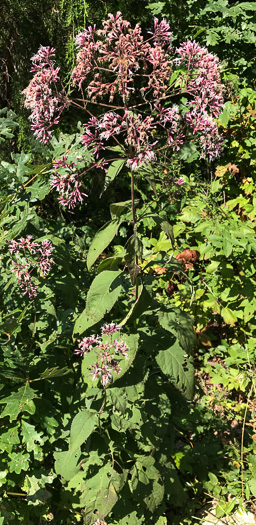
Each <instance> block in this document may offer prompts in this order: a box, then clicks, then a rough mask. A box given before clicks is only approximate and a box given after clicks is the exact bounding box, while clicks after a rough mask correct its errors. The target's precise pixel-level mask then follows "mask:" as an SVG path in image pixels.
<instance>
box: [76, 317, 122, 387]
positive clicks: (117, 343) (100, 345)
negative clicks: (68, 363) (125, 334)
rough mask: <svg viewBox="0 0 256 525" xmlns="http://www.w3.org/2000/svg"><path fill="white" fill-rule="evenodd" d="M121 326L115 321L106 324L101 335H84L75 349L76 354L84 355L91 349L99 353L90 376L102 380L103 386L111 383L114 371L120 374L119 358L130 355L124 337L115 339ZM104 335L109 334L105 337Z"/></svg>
mask: <svg viewBox="0 0 256 525" xmlns="http://www.w3.org/2000/svg"><path fill="white" fill-rule="evenodd" d="M120 330H121V327H120V326H118V325H117V324H115V323H110V324H105V325H104V326H103V327H102V328H101V336H98V335H97V336H96V335H91V336H89V337H84V338H83V339H82V340H81V341H80V342H79V345H78V349H77V350H75V354H77V355H80V356H83V355H84V354H87V352H89V351H94V352H95V354H96V355H97V361H95V363H94V365H92V366H91V371H90V373H89V376H92V379H93V380H97V381H98V380H100V382H101V384H102V385H103V386H105V385H107V383H111V381H112V378H113V375H112V374H113V372H116V373H117V374H119V372H120V370H121V369H120V367H119V364H118V363H119V359H117V357H118V356H119V358H120V357H121V356H122V357H125V358H127V356H128V346H127V344H126V342H125V341H123V339H121V338H120V337H119V339H114V337H113V335H114V333H115V332H119V331H120ZM103 336H107V339H106V337H103Z"/></svg>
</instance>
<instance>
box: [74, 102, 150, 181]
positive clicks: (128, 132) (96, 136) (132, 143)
mask: <svg viewBox="0 0 256 525" xmlns="http://www.w3.org/2000/svg"><path fill="white" fill-rule="evenodd" d="M155 126H156V125H155V122H154V119H153V118H152V117H146V118H145V119H143V118H142V115H140V114H137V115H134V114H133V113H132V112H129V111H125V112H124V115H123V116H121V115H118V114H117V113H115V112H113V111H110V112H108V113H105V115H104V116H103V117H101V118H100V119H97V118H96V117H92V118H91V119H90V120H89V122H88V125H87V126H86V127H85V133H84V135H82V137H81V140H82V143H83V144H84V145H85V146H86V147H87V148H89V147H91V148H92V151H93V153H94V155H95V158H96V159H98V158H99V155H100V152H101V151H103V150H104V149H105V141H106V140H108V139H110V138H111V137H116V136H117V135H120V134H123V135H124V139H123V142H124V144H125V145H126V146H127V147H128V159H127V166H129V167H130V168H131V169H133V170H134V171H135V170H137V169H138V168H139V167H140V166H141V165H142V164H143V163H145V162H149V161H151V160H153V158H154V152H153V150H152V147H153V146H154V145H155V142H151V143H150V136H151V133H152V130H153V129H155ZM97 166H98V167H101V166H99V164H97ZM104 167H105V163H104Z"/></svg>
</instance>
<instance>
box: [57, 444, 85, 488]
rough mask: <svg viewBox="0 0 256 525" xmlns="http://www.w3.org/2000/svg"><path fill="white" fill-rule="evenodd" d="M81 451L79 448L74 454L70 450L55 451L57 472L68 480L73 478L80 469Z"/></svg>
mask: <svg viewBox="0 0 256 525" xmlns="http://www.w3.org/2000/svg"><path fill="white" fill-rule="evenodd" d="M80 455H81V451H80V449H77V450H76V452H75V453H74V454H70V452H69V450H67V451H65V452H55V453H54V454H53V456H54V459H55V464H54V468H55V472H56V474H58V475H59V476H62V477H63V478H64V479H65V480H66V481H69V480H70V479H72V478H73V477H74V476H75V475H76V474H77V473H78V472H79V470H80V467H79V463H78V461H79V459H80Z"/></svg>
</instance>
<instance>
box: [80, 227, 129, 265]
mask: <svg viewBox="0 0 256 525" xmlns="http://www.w3.org/2000/svg"><path fill="white" fill-rule="evenodd" d="M120 224H121V222H120V221H118V220H114V221H109V222H108V223H107V224H105V225H104V226H103V228H101V229H100V230H99V231H98V232H97V233H96V235H95V237H94V238H93V240H92V243H91V245H90V248H89V251H88V255H87V268H88V270H90V269H91V267H92V265H93V264H94V263H95V261H96V259H97V258H98V257H99V255H100V254H101V253H102V252H103V251H104V250H105V249H106V248H107V246H108V245H109V244H110V243H111V241H112V239H113V238H114V237H115V235H116V234H117V232H118V228H119V226H120Z"/></svg>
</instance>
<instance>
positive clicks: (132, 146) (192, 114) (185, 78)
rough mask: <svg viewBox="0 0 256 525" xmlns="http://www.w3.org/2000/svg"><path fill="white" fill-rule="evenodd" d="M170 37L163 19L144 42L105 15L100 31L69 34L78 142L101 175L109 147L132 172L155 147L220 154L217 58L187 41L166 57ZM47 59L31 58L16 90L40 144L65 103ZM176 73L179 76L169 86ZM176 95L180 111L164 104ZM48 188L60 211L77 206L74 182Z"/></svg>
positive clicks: (45, 51)
mask: <svg viewBox="0 0 256 525" xmlns="http://www.w3.org/2000/svg"><path fill="white" fill-rule="evenodd" d="M171 38H172V35H171V32H170V27H169V24H168V23H167V22H166V21H165V20H162V21H159V20H158V19H157V18H155V21H154V29H153V31H151V32H148V38H147V39H145V38H144V37H143V35H142V30H141V27H140V26H139V24H136V25H135V27H134V28H132V27H131V24H130V23H129V22H128V21H127V20H123V18H122V15H121V13H120V12H118V13H117V14H116V15H115V16H114V15H112V14H109V15H108V19H107V20H106V21H105V22H104V23H103V27H102V29H100V30H97V29H96V26H95V25H94V26H90V27H89V28H88V29H85V30H84V31H82V32H80V33H79V34H78V35H77V37H76V45H77V48H78V54H77V61H76V65H75V68H74V70H73V72H72V84H73V86H74V87H76V88H78V89H79V90H81V92H82V100H84V101H85V102H86V104H87V106H85V109H86V111H88V115H89V118H88V121H87V123H86V124H85V125H84V133H83V134H82V139H81V140H82V143H83V144H84V145H85V146H86V147H87V148H89V149H91V151H92V153H93V155H94V162H93V166H95V167H99V168H102V169H104V170H105V171H107V168H108V163H109V162H111V161H112V160H113V159H110V158H109V153H108V152H107V151H106V150H107V148H109V147H113V146H117V145H118V146H119V154H120V153H121V152H120V147H121V149H122V152H123V153H121V156H123V158H126V164H127V166H128V167H129V168H130V169H131V170H133V171H135V170H137V169H139V168H140V167H141V166H143V164H147V163H149V162H152V161H154V160H156V157H157V149H161V144H165V145H166V144H167V146H169V147H171V148H172V150H176V151H178V150H179V149H180V148H181V146H182V145H183V144H184V142H185V141H187V140H190V141H194V142H195V143H196V144H197V145H198V147H199V149H200V150H201V156H202V157H203V156H205V155H206V153H207V154H208V155H209V158H210V159H214V158H216V157H218V156H219V155H220V153H221V151H222V149H223V136H221V135H219V133H218V127H217V122H216V119H217V117H218V116H219V114H220V112H221V111H222V108H223V93H222V92H223V90H222V84H221V80H220V66H219V63H218V59H217V57H215V56H214V55H212V54H211V53H209V52H208V51H207V49H206V48H204V47H200V46H199V44H197V43H196V42H191V41H187V42H185V43H183V44H181V45H180V47H179V48H178V49H177V50H176V52H174V51H173V49H172V48H171ZM53 56H54V50H53V49H52V48H40V50H39V52H38V54H37V55H35V57H33V64H34V69H33V70H34V71H35V77H34V79H32V81H31V83H30V85H29V86H28V88H27V89H26V90H25V91H24V92H25V94H26V97H27V98H26V105H27V106H28V107H30V108H31V109H32V111H33V113H32V116H31V118H32V121H33V125H34V129H35V132H36V134H37V135H38V136H39V137H41V140H45V141H47V140H48V139H49V136H50V134H51V127H52V124H53V122H55V121H56V122H58V119H59V115H60V113H61V112H62V110H63V108H64V107H65V105H67V104H68V103H71V101H70V102H67V99H66V95H65V93H64V91H63V90H62V91H58V89H57V88H56V86H57V84H58V81H59V76H58V73H59V69H58V68H54V65H53V62H52V57H53ZM180 66H182V71H183V72H182V73H181V74H179V75H178V76H176V77H175V79H174V81H171V77H172V75H173V73H175V71H176V70H177V68H178V69H179V68H180ZM184 71H185V72H184ZM170 81H171V82H170ZM181 94H182V95H185V96H186V97H187V103H186V108H185V109H181V108H180V107H179V106H178V105H177V104H172V103H171V101H172V97H178V96H179V95H181ZM88 102H91V103H93V104H100V106H99V107H98V109H99V108H100V107H104V106H105V111H104V114H103V115H102V116H97V117H96V116H94V115H92V113H91V112H90V111H89V110H87V107H89V108H90V109H91V107H90V106H88ZM113 102H114V103H115V105H114V104H113ZM111 106H112V107H111ZM106 107H107V109H106ZM159 146H160V147H159ZM164 147H166V146H164ZM114 160H115V159H114ZM67 168H68V166H67ZM68 169H69V171H70V173H71V171H72V170H71V169H70V167H69V168H68ZM72 173H73V171H72ZM52 185H53V187H55V188H56V189H57V190H58V191H60V193H61V192H62V193H61V198H62V204H63V205H64V206H68V207H72V206H73V203H74V202H81V198H82V194H81V193H80V190H79V188H80V186H79V183H78V179H77V178H76V177H75V176H71V178H70V179H69V180H68V182H67V180H66V179H62V180H60V179H59V178H58V176H57V175H56V179H55V180H54V182H52ZM73 187H74V193H73V194H72V191H73V190H72V188H73ZM66 189H67V195H66V196H65V191H66ZM62 190H63V191H62ZM69 195H72V197H71V199H69Z"/></svg>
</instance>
